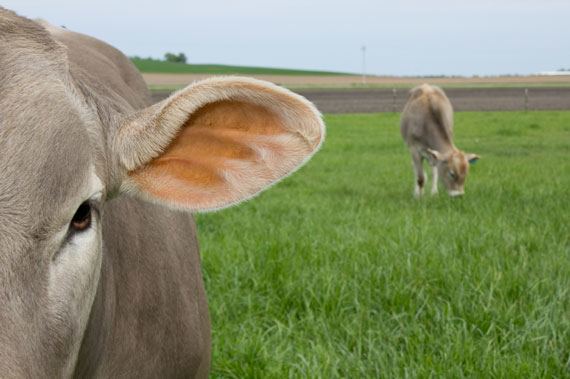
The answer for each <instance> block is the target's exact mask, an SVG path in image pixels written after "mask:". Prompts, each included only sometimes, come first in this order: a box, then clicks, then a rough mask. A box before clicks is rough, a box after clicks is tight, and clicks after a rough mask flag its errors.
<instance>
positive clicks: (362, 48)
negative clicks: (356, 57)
mask: <svg viewBox="0 0 570 379" xmlns="http://www.w3.org/2000/svg"><path fill="white" fill-rule="evenodd" d="M360 50H362V84H366V46H365V45H363V46H362V47H361V48H360Z"/></svg>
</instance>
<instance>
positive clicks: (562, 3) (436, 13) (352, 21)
mask: <svg viewBox="0 0 570 379" xmlns="http://www.w3.org/2000/svg"><path fill="white" fill-rule="evenodd" d="M1 4H2V5H3V6H4V7H6V8H9V9H12V10H15V11H16V12H18V13H19V14H21V15H24V16H27V17H32V18H37V17H41V18H44V19H46V20H47V21H49V22H51V23H54V24H59V25H65V26H66V27H67V28H69V29H72V30H74V31H78V32H82V33H85V34H89V35H92V36H94V37H97V38H100V39H102V40H104V41H106V42H109V43H111V44H112V45H114V46H115V47H117V48H119V49H120V50H122V51H123V52H124V53H126V54H127V55H139V56H153V57H162V56H163V55H164V53H165V52H167V51H171V52H184V53H185V54H186V55H187V56H188V59H189V61H190V62H192V63H222V64H235V65H255V66H271V67H287V68H305V69H322V70H334V71H345V72H346V71H348V72H360V71H361V69H362V53H361V46H363V45H365V46H366V48H367V50H366V66H367V72H369V73H373V74H380V75H386V74H387V75H437V74H446V75H497V74H511V73H512V74H515V73H516V74H529V73H535V72H539V71H547V70H557V69H559V68H570V1H568V0H542V1H540V0H518V1H515V0H469V1H463V0H457V1H453V0H427V1H421V0H403V1H384V0H351V1H335V0H289V1H284V0H279V1H272V0H235V1H230V0H205V1H192V0H137V1H121V0H98V1H80V0H54V1H49V2H48V1H40V0H35V1H32V0H3V1H1Z"/></svg>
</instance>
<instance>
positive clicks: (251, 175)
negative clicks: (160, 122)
mask: <svg viewBox="0 0 570 379" xmlns="http://www.w3.org/2000/svg"><path fill="white" fill-rule="evenodd" d="M311 152H312V149H311V147H310V146H309V145H308V144H307V142H306V140H305V139H304V138H302V136H300V135H299V134H297V133H291V132H289V131H288V130H287V129H286V128H285V127H284V125H283V122H282V121H281V119H280V118H279V117H278V116H277V115H276V114H274V113H272V112H271V111H269V110H268V109H266V108H264V107H262V106H260V105H255V104H250V103H246V102H242V101H231V100H224V101H219V102H215V103H211V104H208V105H206V106H204V107H202V108H201V109H199V110H198V111H197V112H195V113H194V114H193V115H192V116H191V117H190V118H189V119H188V121H187V122H186V123H185V124H184V126H183V127H182V129H181V130H180V132H179V134H178V136H177V137H176V138H175V139H174V140H173V142H172V143H171V144H170V145H169V146H168V148H167V149H166V150H165V151H164V153H162V154H161V155H160V156H159V157H157V158H155V159H154V160H152V161H151V162H149V163H148V164H146V165H145V166H143V167H141V168H140V169H137V170H135V171H132V172H130V173H129V177H130V178H131V179H132V180H133V181H134V182H135V183H136V185H137V187H139V189H140V190H142V191H143V192H146V193H147V194H148V195H150V197H152V198H156V199H158V200H162V201H164V202H167V203H169V204H172V205H176V206H179V207H183V208H187V209H191V210H204V209H212V208H220V207H223V206H226V205H230V204H232V203H235V202H238V201H240V200H242V199H245V198H248V197H251V196H253V195H254V194H255V193H257V192H259V191H260V190H262V189H263V188H264V187H266V186H268V185H270V184H271V183H273V182H274V181H276V180H277V179H279V178H281V177H282V176H284V175H286V174H288V173H289V172H291V171H292V170H293V169H294V168H295V167H296V166H298V165H299V164H300V163H301V162H302V161H303V160H304V159H305V158H306V157H307V156H308V155H310V154H311Z"/></svg>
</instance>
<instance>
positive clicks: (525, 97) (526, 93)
mask: <svg viewBox="0 0 570 379" xmlns="http://www.w3.org/2000/svg"><path fill="white" fill-rule="evenodd" d="M524 111H525V112H526V111H528V88H525V89H524Z"/></svg>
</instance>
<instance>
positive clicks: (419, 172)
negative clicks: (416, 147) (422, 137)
mask: <svg viewBox="0 0 570 379" xmlns="http://www.w3.org/2000/svg"><path fill="white" fill-rule="evenodd" d="M412 164H413V165H414V172H415V174H416V185H415V187H414V196H415V197H421V196H422V194H423V191H424V184H425V182H426V175H425V173H424V168H423V165H422V157H421V155H420V154H418V153H416V152H412Z"/></svg>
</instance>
